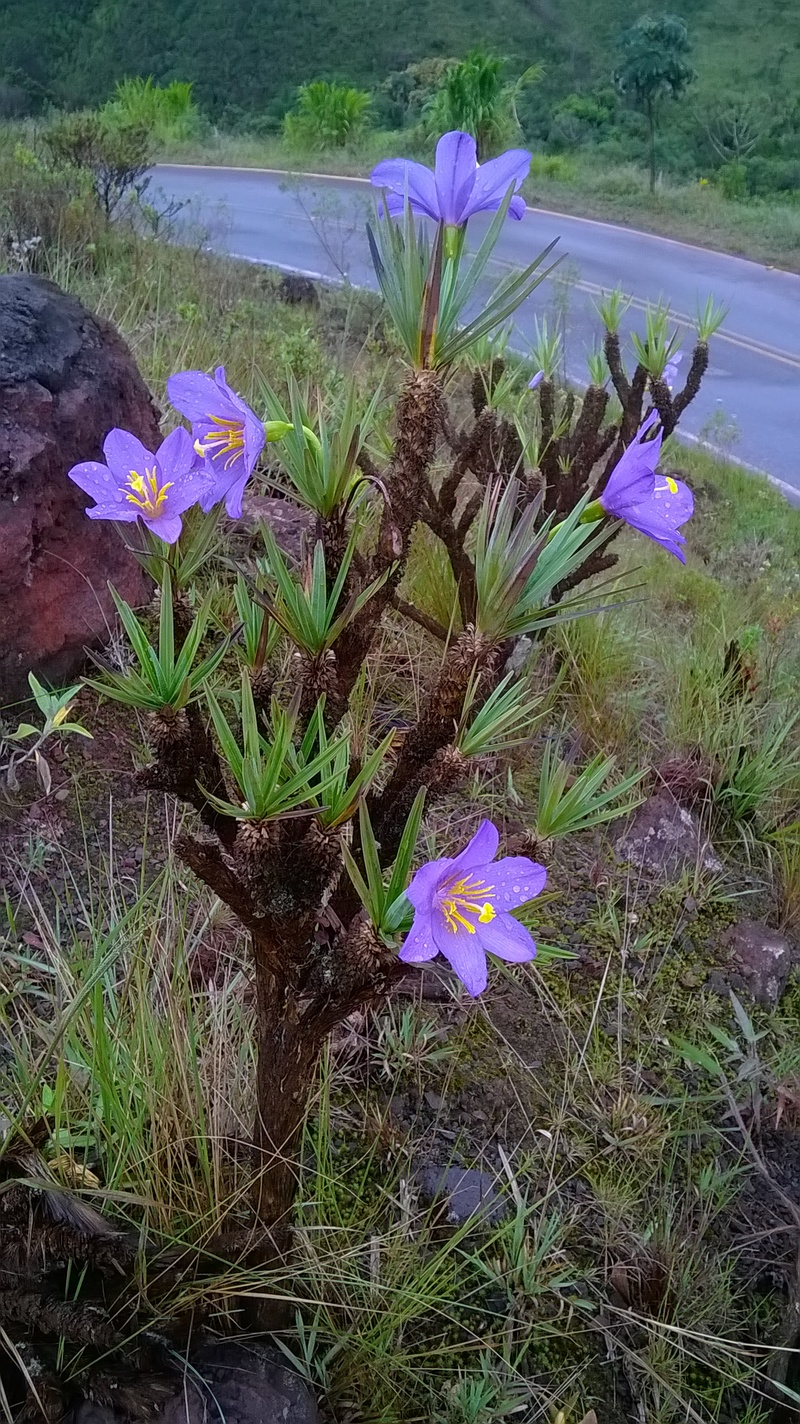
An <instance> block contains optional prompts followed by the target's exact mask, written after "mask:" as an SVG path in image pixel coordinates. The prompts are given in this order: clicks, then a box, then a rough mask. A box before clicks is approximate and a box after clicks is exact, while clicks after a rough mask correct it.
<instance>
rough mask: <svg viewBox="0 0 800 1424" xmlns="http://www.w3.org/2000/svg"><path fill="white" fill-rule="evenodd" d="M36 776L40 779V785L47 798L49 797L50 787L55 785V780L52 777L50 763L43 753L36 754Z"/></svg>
mask: <svg viewBox="0 0 800 1424" xmlns="http://www.w3.org/2000/svg"><path fill="white" fill-rule="evenodd" d="M36 775H37V776H38V778H39V784H40V786H41V788H42V790H43V792H44V794H45V796H49V795H50V787H51V786H52V784H53V778H52V777H51V775H50V766H49V763H48V762H47V760H46V758H45V757H43V756H42V753H41V752H37V753H36Z"/></svg>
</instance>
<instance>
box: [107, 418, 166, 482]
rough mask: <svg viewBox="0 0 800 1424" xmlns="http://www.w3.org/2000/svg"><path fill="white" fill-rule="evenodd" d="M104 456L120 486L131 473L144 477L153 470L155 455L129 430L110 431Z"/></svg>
mask: <svg viewBox="0 0 800 1424" xmlns="http://www.w3.org/2000/svg"><path fill="white" fill-rule="evenodd" d="M103 454H104V455H105V457H106V462H107V464H108V467H109V469H110V471H111V473H112V475H114V476H115V477H116V478H117V479H118V480H119V483H120V484H124V483H125V481H126V480H127V478H128V475H129V474H130V473H131V471H132V470H133V471H135V473H136V474H137V475H143V474H144V472H145V470H147V469H150V470H151V469H152V468H153V465H154V464H155V462H156V460H155V455H153V454H152V452H151V451H150V450H146V449H145V447H144V445H143V444H142V442H141V440H137V438H136V436H135V435H131V433H130V431H129V430H109V432H108V435H107V436H106V438H105V440H104V441H103Z"/></svg>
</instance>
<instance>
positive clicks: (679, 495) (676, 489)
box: [625, 475, 694, 564]
mask: <svg viewBox="0 0 800 1424" xmlns="http://www.w3.org/2000/svg"><path fill="white" fill-rule="evenodd" d="M693 513H694V496H693V495H692V492H691V490H690V489H689V486H688V485H685V484H684V483H683V481H682V480H673V479H672V478H671V477H670V476H666V475H657V476H656V481H655V489H654V491H653V494H652V495H651V497H650V499H649V500H646V501H643V502H642V503H641V504H638V505H633V506H632V507H631V508H630V509H629V510H628V511H627V513H626V515H625V519H626V522H627V523H628V524H630V526H631V528H632V529H638V531H639V533H640V534H646V535H647V537H648V538H649V539H652V540H654V542H655V543H656V544H660V545H661V546H662V548H664V549H666V550H667V551H668V552H669V553H670V554H674V555H675V558H676V559H680V561H681V563H682V564H685V563H686V555H685V554H684V552H683V548H682V546H683V545H684V544H685V543H686V539H685V537H684V535H683V534H681V533H680V525H681V524H685V523H686V521H687V520H688V519H691V517H692V515H693Z"/></svg>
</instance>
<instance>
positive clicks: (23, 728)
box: [6, 722, 40, 742]
mask: <svg viewBox="0 0 800 1424" xmlns="http://www.w3.org/2000/svg"><path fill="white" fill-rule="evenodd" d="M39 735H40V728H39V727H34V725H33V723H32V722H20V724H19V726H18V727H17V730H16V732H9V733H8V734H7V736H6V741H9V742H21V741H22V740H23V738H24V737H38V736H39Z"/></svg>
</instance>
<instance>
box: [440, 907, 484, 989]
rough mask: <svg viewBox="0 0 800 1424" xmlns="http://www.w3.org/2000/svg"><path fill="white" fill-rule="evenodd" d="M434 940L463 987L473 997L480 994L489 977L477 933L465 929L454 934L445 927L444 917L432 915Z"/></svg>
mask: <svg viewBox="0 0 800 1424" xmlns="http://www.w3.org/2000/svg"><path fill="white" fill-rule="evenodd" d="M432 929H433V938H434V942H435V944H436V946H437V948H438V949H439V951H440V953H442V954H443V955H444V957H445V959H446V960H447V961H448V963H449V964H450V966H451V967H452V969H453V971H454V972H455V973H456V974H457V975H458V977H459V979H460V980H461V982H462V984H463V985H464V988H465V989H466V991H467V993H468V994H471V995H472V997H473V999H474V998H477V996H478V994H482V993H483V991H484V989H485V988H486V984H487V981H488V978H489V967H488V965H487V963H486V954H485V952H484V950H483V949H482V947H481V944H480V941H479V939H478V936H477V934H469V933H468V932H467V930H462V931H461V932H460V933H457V934H454V933H453V931H452V930H449V929H448V928H447V925H446V924H445V921H444V917H440V916H438V915H437V916H434V918H433V921H432Z"/></svg>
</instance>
